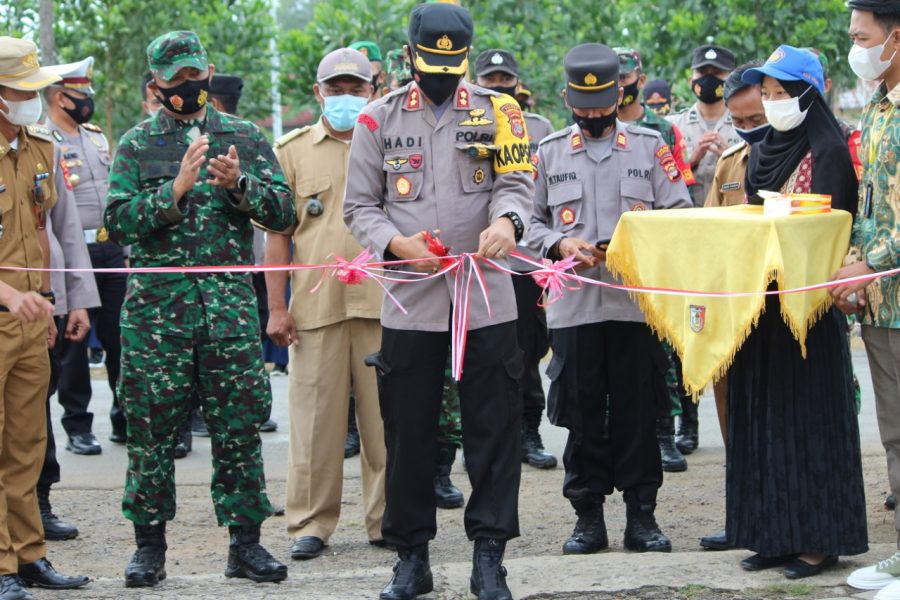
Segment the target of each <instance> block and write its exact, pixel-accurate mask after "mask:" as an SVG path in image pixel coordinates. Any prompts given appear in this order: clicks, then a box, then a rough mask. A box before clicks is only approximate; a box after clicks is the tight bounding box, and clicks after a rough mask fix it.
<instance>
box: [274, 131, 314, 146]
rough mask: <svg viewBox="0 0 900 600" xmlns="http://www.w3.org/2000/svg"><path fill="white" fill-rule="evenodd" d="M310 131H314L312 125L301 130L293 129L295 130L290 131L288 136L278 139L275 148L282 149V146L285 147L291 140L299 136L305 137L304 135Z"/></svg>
mask: <svg viewBox="0 0 900 600" xmlns="http://www.w3.org/2000/svg"><path fill="white" fill-rule="evenodd" d="M310 129H312V125H306V126H304V127H300V128H298V129H293V130H291V131H288V132H287V133H286V134H284V135H283V136H281V137H280V138H278V139H277V140H275V143H274V144H273V147H275V148H281V147H282V146H284V145H285V144H287V143H288V142H289V141H291V140H292V139H294V138H295V137H297V136H299V135H303V134H304V133H306V132H307V131H309V130H310Z"/></svg>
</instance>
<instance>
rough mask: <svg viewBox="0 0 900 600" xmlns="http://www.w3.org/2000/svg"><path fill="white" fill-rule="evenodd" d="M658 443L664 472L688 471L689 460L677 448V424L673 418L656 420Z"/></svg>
mask: <svg viewBox="0 0 900 600" xmlns="http://www.w3.org/2000/svg"><path fill="white" fill-rule="evenodd" d="M656 441H657V442H658V443H659V457H660V459H662V470H663V471H665V472H667V473H680V472H681V471H687V460H685V458H684V455H682V454H681V452H679V451H678V448H677V447H676V446H675V423H674V422H673V420H672V417H665V418H663V419H657V420H656Z"/></svg>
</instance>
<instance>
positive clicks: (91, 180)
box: [47, 118, 112, 229]
mask: <svg viewBox="0 0 900 600" xmlns="http://www.w3.org/2000/svg"><path fill="white" fill-rule="evenodd" d="M47 128H48V129H50V130H51V131H52V132H53V137H54V139H55V140H56V141H57V142H58V143H59V150H60V153H61V154H62V165H63V166H65V168H66V170H67V171H68V174H67V178H68V180H69V183H70V184H71V186H72V193H73V194H74V196H75V204H77V205H78V214H79V216H80V217H81V224H82V225H83V226H84V228H85V229H99V228H100V227H102V226H103V211H104V210H106V191H107V188H108V184H107V181H108V179H109V167H110V163H112V156H111V155H110V153H109V141H107V139H106V136H105V135H103V133H102V132H101V131H100V128H99V127H97V126H96V125H91V124H85V125H79V126H78V132H77V133H75V134H68V133H66V132H65V131H64V130H62V129H61V128H60V127H59V125H57V124H55V123H54V122H53V121H52V120H51V119H49V118H48V119H47Z"/></svg>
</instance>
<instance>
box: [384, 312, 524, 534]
mask: <svg viewBox="0 0 900 600" xmlns="http://www.w3.org/2000/svg"><path fill="white" fill-rule="evenodd" d="M449 346H450V333H449V332H424V331H407V330H397V329H388V328H385V329H384V331H383V333H382V341H381V353H380V363H381V364H380V365H379V397H380V403H381V415H382V418H383V419H384V437H385V444H386V446H387V474H386V481H385V498H386V507H385V511H384V521H383V524H382V533H383V534H384V540H385V541H386V542H387V543H389V544H392V545H395V546H398V547H401V548H405V547H410V546H417V545H420V544H424V543H427V542H428V541H429V540H431V539H433V538H434V536H435V535H436V533H437V521H436V516H435V510H436V505H435V498H434V486H433V482H432V478H433V477H434V464H435V461H436V459H437V450H438V446H437V438H438V413H439V411H440V406H441V394H442V390H443V383H444V368H445V366H446V364H447V353H448V350H449ZM521 373H522V359H521V351H520V350H519V347H518V345H517V343H516V327H515V323H513V322H509V323H503V324H500V325H493V326H490V327H484V328H482V329H476V330H472V331H469V334H468V341H467V344H466V357H465V363H464V372H463V376H462V379H461V381H460V382H459V396H460V404H461V416H462V439H463V449H464V451H465V453H466V468H467V470H468V475H469V481H470V483H471V484H472V494H471V496H470V497H469V503H468V505H467V506H466V512H465V520H464V522H465V527H466V534H467V535H468V537H469V539H470V540H473V539H476V538H496V539H511V538H514V537H517V536H518V535H519V514H518V513H519V510H518V499H519V480H520V477H521V468H522V465H521V447H520V446H521V404H520V401H519V393H518V380H519V377H520V376H521Z"/></svg>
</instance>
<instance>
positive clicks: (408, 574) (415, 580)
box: [378, 544, 434, 600]
mask: <svg viewBox="0 0 900 600" xmlns="http://www.w3.org/2000/svg"><path fill="white" fill-rule="evenodd" d="M397 557H398V558H399V560H398V561H397V564H395V565H394V575H393V577H391V580H390V582H388V584H387V586H385V588H384V589H383V590H381V594H380V595H379V596H378V597H379V598H380V600H412V599H413V598H415V597H416V596H419V595H421V594H428V593H430V592H431V591H432V590H433V589H434V579H433V577H432V575H431V565H430V564H429V563H428V544H422V545H421V546H413V547H411V548H397Z"/></svg>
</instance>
